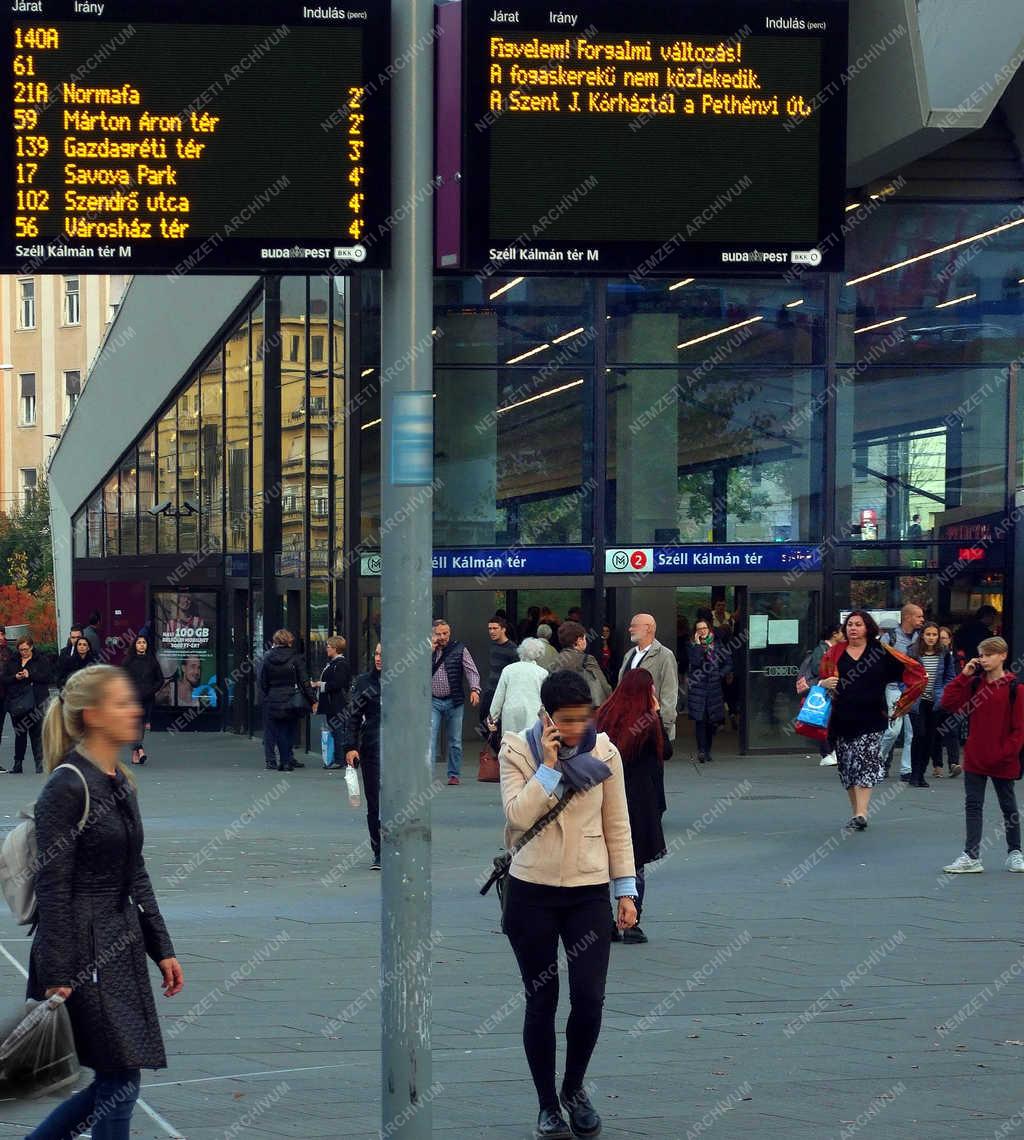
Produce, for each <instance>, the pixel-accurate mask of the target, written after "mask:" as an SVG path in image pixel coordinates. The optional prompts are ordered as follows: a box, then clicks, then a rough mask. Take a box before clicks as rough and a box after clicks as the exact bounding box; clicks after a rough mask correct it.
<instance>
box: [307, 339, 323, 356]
mask: <svg viewBox="0 0 1024 1140" xmlns="http://www.w3.org/2000/svg"><path fill="white" fill-rule="evenodd" d="M309 358H310V360H323V358H324V338H323V337H322V336H311V337H310V338H309Z"/></svg>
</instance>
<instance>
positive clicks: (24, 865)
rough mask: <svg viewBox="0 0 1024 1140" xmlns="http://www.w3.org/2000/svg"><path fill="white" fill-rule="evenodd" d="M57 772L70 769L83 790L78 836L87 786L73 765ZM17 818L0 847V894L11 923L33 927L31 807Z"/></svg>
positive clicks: (34, 851) (34, 866)
mask: <svg viewBox="0 0 1024 1140" xmlns="http://www.w3.org/2000/svg"><path fill="white" fill-rule="evenodd" d="M61 768H70V769H71V771H72V772H74V773H75V775H76V776H77V777H78V778H79V779H80V780H81V781H82V786H83V787H84V788H85V809H84V810H83V812H82V818H81V819H80V820H79V821H78V829H77V831H78V834H81V831H82V828H84V827H85V821H86V820H87V819H88V818H89V785H88V783H87V782H86V779H85V776H84V775H82V773H81V772H80V771H79V770H78V769H77V768H76V767H75V766H74V764H60V765H58V767H56V768H54V772H59V771H60V770H61ZM20 814H21V816H22V822H21V823H19V824H18V826H17V827H16V828H15V829H14V830H13V831H12V832H10V834H8V835H7V837H6V838H5V839H4V842H3V846H2V847H0V890H3V893H4V898H5V899H6V900H7V905H8V906H9V907H10V908H11V913H12V914H13V915H14V921H15V922H16V923H18V925H19V926H30V925H31V926H35V923H36V919H37V912H38V907H37V904H36V872H37V871H38V869H39V868H38V861H39V853H38V849H37V847H36V821H35V806H34V805H29V806H28V807H25V808H22V809H21V812H20Z"/></svg>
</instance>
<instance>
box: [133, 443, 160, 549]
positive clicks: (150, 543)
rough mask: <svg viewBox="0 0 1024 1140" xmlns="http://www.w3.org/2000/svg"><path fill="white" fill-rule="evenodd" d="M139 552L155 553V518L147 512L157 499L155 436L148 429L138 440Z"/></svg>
mask: <svg viewBox="0 0 1024 1140" xmlns="http://www.w3.org/2000/svg"><path fill="white" fill-rule="evenodd" d="M138 478H139V553H140V554H155V553H156V519H155V518H154V517H153V516H152V515H151V514H150V513H149V508H150V507H152V506H154V505H155V504H156V503H157V502H158V501H159V500H158V499H157V488H156V436H155V434H154V433H153V432H152V431H150V432H147V433H146V434H145V435H144V436H143V437H142V439H140V440H139V476H138Z"/></svg>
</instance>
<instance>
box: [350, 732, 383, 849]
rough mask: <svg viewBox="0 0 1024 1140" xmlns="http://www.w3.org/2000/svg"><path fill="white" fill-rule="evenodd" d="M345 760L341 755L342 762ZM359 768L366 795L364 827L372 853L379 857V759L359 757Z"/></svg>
mask: <svg viewBox="0 0 1024 1140" xmlns="http://www.w3.org/2000/svg"><path fill="white" fill-rule="evenodd" d="M344 762H345V760H344V757H342V763H343V764H344ZM359 770H360V771H361V772H362V773H363V795H364V796H365V797H366V827H367V830H368V831H369V832H370V846H371V847H372V848H373V854H374V855H375V856H376V858H378V859H379V858H380V760H379V759H378V758H377V757H376V756H371V757H367V756H363V755H362V754H360V757H359Z"/></svg>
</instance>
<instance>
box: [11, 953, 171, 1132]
mask: <svg viewBox="0 0 1024 1140" xmlns="http://www.w3.org/2000/svg"><path fill="white" fill-rule="evenodd" d="M0 954H3V956H4V957H5V958H6V959H7V961H8V962H10V964H11V965H12V966H13V967H14V968H15V969H16V970H17V971H18V973H19V974H21V976H22V977H23V978H27V977H28V970H26V969H25V967H24V966H23V965H22V964H21V963H20V962H19V961H18V959H17V958H15V957H14V955H13V954H12V953H11V952H10V951H9V950H8V949H7V947H6V946H5V945H4V944H3V943H2V942H0ZM168 1083H174V1082H168ZM136 1103H137V1104H138V1106H139V1108H141V1109H142V1111H143V1112H144V1113H145V1114H146V1115H147V1116H148V1117H149V1118H150V1120H152V1121H153V1122H154V1123H155V1124H159V1125H160V1127H161V1128H162V1129H163V1130H164V1131H165V1132H166V1133H167V1135H168V1136H173V1137H174V1138H175V1140H185V1134H184V1132H179V1131H178V1130H177V1128H175V1127H174V1125H173V1124H171V1123H169V1122H168V1121H166V1120H164V1118H163V1117H162V1116H161V1115H160V1113H159V1112H157V1110H156V1109H155V1108H152V1107H151V1106H150V1105H148V1104H147V1103H146V1102H145V1101H144V1100H143V1099H142V1097H141V1096H140V1097H139V1099H138V1101H137V1102H136Z"/></svg>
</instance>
